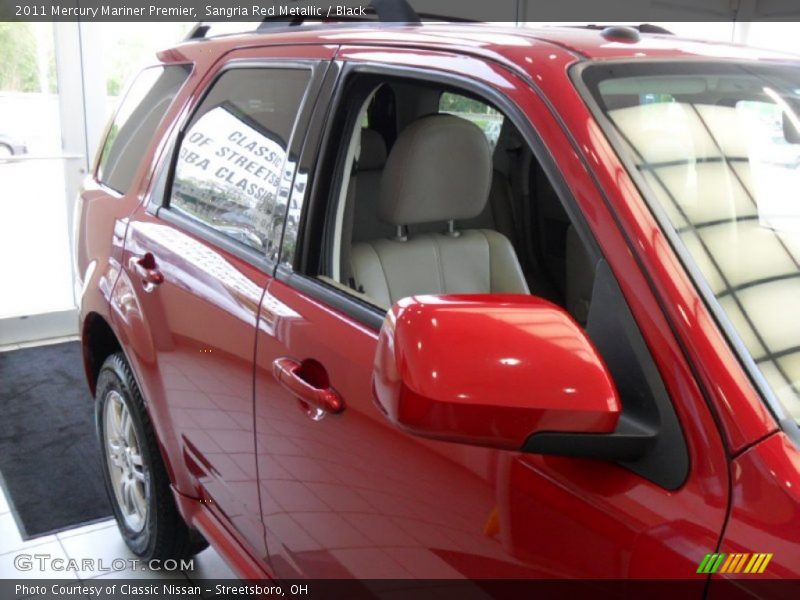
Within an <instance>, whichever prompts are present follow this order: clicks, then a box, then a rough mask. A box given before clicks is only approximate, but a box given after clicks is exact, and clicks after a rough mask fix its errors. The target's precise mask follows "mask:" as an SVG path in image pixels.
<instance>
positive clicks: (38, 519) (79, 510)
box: [0, 342, 111, 539]
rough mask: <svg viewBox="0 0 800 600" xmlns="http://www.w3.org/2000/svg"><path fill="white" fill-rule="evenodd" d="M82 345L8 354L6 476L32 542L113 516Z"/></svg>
mask: <svg viewBox="0 0 800 600" xmlns="http://www.w3.org/2000/svg"><path fill="white" fill-rule="evenodd" d="M100 469H101V460H100V450H99V447H98V444H97V439H96V436H95V425H94V410H93V405H92V399H91V395H90V393H89V388H88V387H87V385H86V379H85V377H84V374H83V363H82V361H81V349H80V345H79V344H78V342H68V343H65V344H56V345H53V346H39V347H37V348H25V349H22V350H14V351H11V352H0V474H2V480H3V481H4V484H5V490H6V497H7V499H8V502H9V504H10V505H11V509H12V511H13V512H14V515H15V517H16V519H17V525H18V526H19V528H20V531H21V533H22V535H23V536H24V537H25V539H29V538H33V537H37V536H41V535H45V534H48V533H54V532H56V531H60V530H63V529H68V528H70V527H75V526H77V525H80V524H82V523H90V522H93V521H97V520H100V519H102V518H107V517H110V516H111V507H110V505H109V503H108V500H107V498H106V492H105V488H104V486H103V474H102V471H101V470H100Z"/></svg>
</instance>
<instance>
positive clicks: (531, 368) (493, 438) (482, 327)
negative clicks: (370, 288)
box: [373, 294, 622, 454]
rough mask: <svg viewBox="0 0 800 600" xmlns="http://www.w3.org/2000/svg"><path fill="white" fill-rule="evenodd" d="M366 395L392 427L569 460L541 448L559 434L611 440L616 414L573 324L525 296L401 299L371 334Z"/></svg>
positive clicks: (602, 371)
mask: <svg viewBox="0 0 800 600" xmlns="http://www.w3.org/2000/svg"><path fill="white" fill-rule="evenodd" d="M373 390H374V395H375V399H376V401H377V404H378V406H379V407H380V408H381V410H382V411H383V412H384V413H385V415H386V417H387V418H388V419H389V420H390V421H391V422H392V423H393V424H394V425H395V426H396V427H398V428H399V429H401V430H404V431H406V432H409V433H412V434H415V435H419V436H423V437H427V438H433V439H437V440H444V441H450V442H460V443H465V444H474V445H479V446H488V447H492V448H498V449H504V450H528V451H534V452H544V453H552V454H570V452H559V451H558V446H559V444H558V443H556V444H555V445H554V448H553V450H552V451H549V450H548V449H547V448H548V446H553V440H554V439H556V440H557V439H561V438H558V437H557V436H558V434H562V433H567V434H570V435H572V434H575V435H577V436H589V437H592V438H594V437H605V436H606V435H608V434H613V432H614V431H615V430H616V429H617V425H618V421H619V420H620V414H621V412H622V406H621V402H620V398H619V395H618V393H617V389H616V387H615V385H614V382H613V380H612V378H611V375H610V374H609V371H608V369H607V368H606V366H605V364H604V362H603V360H602V359H601V357H600V355H599V354H598V352H597V350H596V349H595V347H594V345H593V344H592V342H591V341H590V340H589V338H588V337H587V336H586V334H585V333H584V331H583V330H582V329H581V327H580V326H579V325H578V324H577V323H576V322H575V321H574V320H573V319H572V317H570V316H569V315H568V314H567V313H566V312H565V311H564V310H562V309H561V308H559V307H557V306H555V305H553V304H551V303H550V302H547V301H546V300H543V299H541V298H537V297H534V296H525V295H510V294H509V295H450V296H414V297H410V298H406V299H404V300H401V301H400V302H398V303H397V304H395V305H394V307H392V309H391V310H390V311H389V313H388V314H387V316H386V319H385V320H384V323H383V327H382V329H381V331H380V336H379V338H378V347H377V351H376V356H375V365H374V372H373ZM553 435H555V436H556V438H553V437H552V436H553ZM537 436H543V437H537ZM539 439H544V440H545V444H544V450H537V449H536V446H537V440H539ZM567 439H568V440H569V436H568V438H567ZM532 441H533V442H534V443H533V445H532V446H531V443H532ZM567 443H568V444H569V441H568V442H567ZM590 446H591V445H590Z"/></svg>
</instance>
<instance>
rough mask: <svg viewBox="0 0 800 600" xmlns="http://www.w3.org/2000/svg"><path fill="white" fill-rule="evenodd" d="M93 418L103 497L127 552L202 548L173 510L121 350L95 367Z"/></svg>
mask: <svg viewBox="0 0 800 600" xmlns="http://www.w3.org/2000/svg"><path fill="white" fill-rule="evenodd" d="M125 415H127V417H126V416H125ZM95 421H96V425H97V436H98V441H99V442H100V449H101V457H102V463H103V468H102V471H103V479H104V481H105V485H106V491H107V492H108V499H109V502H110V503H111V507H112V509H113V511H114V517H115V518H116V520H117V525H118V527H119V531H120V533H121V534H122V538H123V539H124V540H125V543H126V544H127V545H128V548H130V549H131V552H133V553H134V554H135V555H136V556H139V557H140V558H142V559H143V560H145V561H150V560H153V559H158V560H166V559H170V558H172V559H177V560H179V559H181V558H189V557H191V556H193V555H195V554H197V553H198V552H200V551H201V550H203V549H204V548H206V547H207V546H208V542H206V540H205V539H204V538H203V537H202V535H201V534H200V533H199V532H197V531H195V530H191V529H189V527H187V525H186V522H185V521H184V520H183V518H182V517H181V515H180V513H179V512H178V508H177V506H176V505H175V499H174V497H173V496H172V490H171V488H170V482H169V478H168V477H167V471H166V468H165V467H164V462H163V460H162V458H161V454H160V451H159V448H158V442H157V440H156V435H155V431H154V430H153V426H152V424H151V422H150V416H149V415H148V413H147V409H146V408H145V405H144V401H143V399H142V394H141V392H140V391H139V387H138V386H137V385H136V381H135V380H134V378H133V373H132V372H131V369H130V366H129V365H128V362H127V361H126V360H125V357H124V356H123V355H122V353H120V352H118V353H116V354H112V355H111V356H109V357H108V358H107V359H106V360H105V362H104V363H103V366H102V367H101V368H100V373H99V375H98V378H97V393H96V401H95ZM109 440H110V441H111V443H109Z"/></svg>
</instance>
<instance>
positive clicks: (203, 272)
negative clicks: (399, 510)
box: [115, 49, 332, 560]
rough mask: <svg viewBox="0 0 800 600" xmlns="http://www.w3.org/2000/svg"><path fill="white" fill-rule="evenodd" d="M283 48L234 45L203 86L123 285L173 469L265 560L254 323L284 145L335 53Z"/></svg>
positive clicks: (135, 239)
mask: <svg viewBox="0 0 800 600" xmlns="http://www.w3.org/2000/svg"><path fill="white" fill-rule="evenodd" d="M284 50H285V49H283V50H278V51H277V52H270V51H269V50H265V49H256V50H247V51H237V52H233V53H231V54H230V55H228V57H227V58H226V60H224V61H223V62H222V63H220V64H218V65H217V66H216V68H215V69H213V70H212V72H211V73H210V74H209V75H208V76H207V77H206V79H205V80H204V82H203V84H201V89H202V90H204V91H203V93H202V94H201V98H200V100H199V101H198V102H196V106H195V107H193V108H192V110H191V111H190V116H189V117H188V119H187V121H186V122H185V123H184V124H183V125H182V126H181V128H180V131H179V133H178V134H177V136H176V139H175V140H172V141H170V146H171V149H170V150H168V152H167V153H166V154H167V156H166V158H165V160H164V165H163V166H162V168H161V171H159V173H158V175H157V176H156V178H155V182H154V186H153V191H152V193H151V195H150V197H149V199H148V202H147V203H145V204H143V205H142V206H140V207H139V208H138V209H137V210H136V211H135V213H134V214H133V215H131V217H130V222H129V225H128V227H127V233H126V236H125V247H124V254H123V261H122V262H123V274H122V277H121V280H120V283H119V284H118V285H117V288H116V290H115V295H116V297H117V298H118V302H117V303H116V304H118V305H119V306H121V307H122V309H121V310H120V311H119V315H118V317H117V318H119V319H123V320H125V321H127V326H126V329H127V330H130V331H132V332H134V336H135V338H137V339H134V340H132V344H131V345H132V347H133V348H134V356H133V357H132V358H133V361H134V364H135V365H136V369H137V372H138V373H139V374H140V378H139V380H140V381H141V382H142V384H143V386H144V390H143V391H144V395H145V397H146V398H147V400H148V403H149V406H150V410H151V411H152V412H153V413H155V418H154V421H155V423H156V425H157V426H158V427H159V437H160V439H161V440H162V443H163V445H164V447H165V448H166V453H167V454H168V456H169V457H170V459H171V461H170V462H171V464H172V466H173V471H174V473H173V480H174V481H176V484H177V486H178V489H179V490H180V491H181V492H182V493H184V494H186V495H189V496H193V497H196V498H198V499H199V500H200V501H201V502H202V504H203V506H204V507H207V508H208V509H209V510H211V511H212V513H213V514H214V515H215V516H216V517H217V518H219V519H221V520H222V521H223V522H226V523H227V524H228V525H229V526H230V527H232V528H233V530H234V531H235V532H236V533H237V534H238V535H239V539H240V540H242V541H243V542H244V543H245V544H246V545H249V546H250V548H251V550H252V551H253V552H254V554H256V555H257V556H258V557H259V558H261V559H262V560H263V559H264V558H265V556H266V552H265V549H264V536H263V532H262V528H261V515H260V506H259V502H258V488H257V472H256V464H255V442H254V429H253V418H254V416H253V358H254V354H253V352H254V344H255V326H256V321H257V315H258V311H259V306H260V301H261V297H262V294H263V291H264V288H265V286H266V285H267V283H268V281H269V280H270V276H271V274H272V272H273V268H274V260H273V259H271V258H270V250H271V249H272V248H273V247H274V246H276V245H277V243H278V240H279V237H280V234H281V231H282V219H280V218H275V216H274V215H275V206H276V205H277V204H278V198H279V196H280V195H281V194H285V193H286V185H287V182H289V181H291V173H292V169H293V159H292V157H291V156H290V155H289V153H288V149H289V148H290V145H291V143H292V139H293V138H294V136H298V137H302V135H303V130H304V125H303V124H302V122H303V117H304V115H305V114H306V113H308V112H309V111H310V108H311V107H312V106H313V103H314V100H315V98H316V94H317V92H318V90H319V86H320V82H321V80H322V78H323V76H324V72H325V70H326V69H327V66H328V59H329V58H330V57H331V54H332V51H330V50H327V49H318V50H317V51H316V52H308V51H307V52H305V55H306V58H305V60H298V59H295V58H292V59H291V60H289V59H287V58H286V57H285V55H284ZM186 481H189V486H190V488H189V489H187V488H186V484H185V483H184V482H186Z"/></svg>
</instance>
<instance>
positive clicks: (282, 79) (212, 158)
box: [170, 69, 309, 252]
mask: <svg viewBox="0 0 800 600" xmlns="http://www.w3.org/2000/svg"><path fill="white" fill-rule="evenodd" d="M308 79H309V75H308V72H307V71H294V70H287V69H237V70H234V71H229V72H228V73H226V74H225V75H223V76H222V77H221V78H220V80H219V81H218V82H217V84H216V85H215V86H214V89H213V90H212V91H211V93H210V94H209V95H208V97H207V98H206V100H205V101H204V103H203V105H202V106H201V108H200V109H199V110H198V113H197V115H196V116H195V117H194V119H193V121H192V124H191V126H190V127H189V128H188V130H187V131H186V133H185V135H184V137H183V141H182V143H181V147H180V150H179V152H178V157H177V162H176V165H175V176H174V179H173V186H172V197H171V200H170V207H171V208H173V209H176V210H178V211H180V212H182V213H183V214H185V215H187V216H189V217H191V218H193V219H195V220H197V221H200V222H201V223H203V224H205V225H207V226H209V227H211V228H213V229H214V230H216V231H218V232H220V233H222V234H224V235H226V236H228V237H230V238H231V239H234V240H236V241H238V242H240V243H243V244H246V245H247V246H250V247H252V248H256V249H258V250H260V251H264V252H266V251H268V250H269V247H268V243H267V242H268V241H269V240H273V241H274V240H275V239H277V238H278V237H279V236H278V235H276V232H275V231H273V229H275V228H279V227H281V226H282V218H280V217H282V215H280V216H279V215H276V214H274V213H275V209H276V206H277V205H279V204H280V203H279V202H278V194H279V193H286V189H285V188H286V186H287V185H288V184H289V183H290V182H291V179H292V177H293V174H294V173H293V170H292V165H293V163H292V162H291V161H287V160H286V158H287V157H286V149H287V147H288V144H289V138H290V137H291V133H292V129H293V126H294V121H295V118H296V116H297V112H298V111H299V108H300V103H301V102H302V98H303V94H304V93H305V88H306V85H307V83H308ZM287 168H289V169H290V172H289V173H285V172H284V171H285V170H286V169H287ZM279 190H280V191H279Z"/></svg>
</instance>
